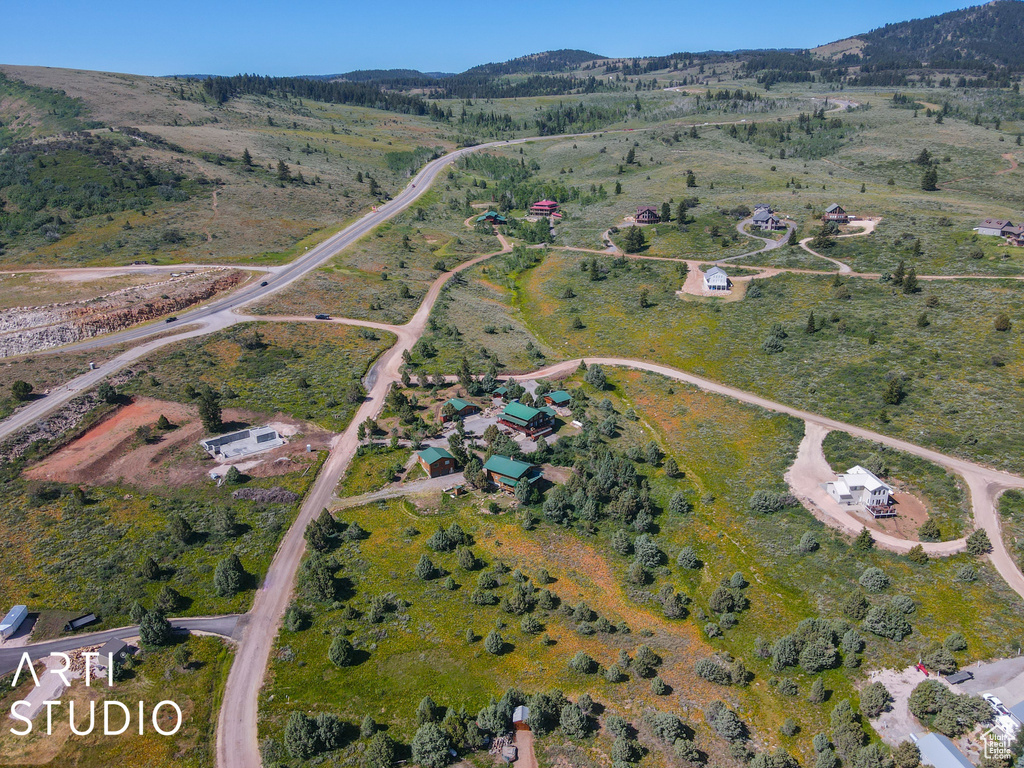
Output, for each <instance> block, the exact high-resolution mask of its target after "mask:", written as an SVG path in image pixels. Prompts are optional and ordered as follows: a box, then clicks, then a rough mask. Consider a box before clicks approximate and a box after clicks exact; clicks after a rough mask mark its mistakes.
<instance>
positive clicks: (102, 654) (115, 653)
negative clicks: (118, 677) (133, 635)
mask: <svg viewBox="0 0 1024 768" xmlns="http://www.w3.org/2000/svg"><path fill="white" fill-rule="evenodd" d="M97 653H98V654H99V658H97V660H96V665H97V666H99V667H103V668H104V669H106V667H107V664H109V663H110V662H111V660H113V661H114V662H115V663H118V662H123V661H124V660H125V659H126V658H128V655H129V654H130V653H131V647H130V646H129V645H128V643H126V642H125V641H124V640H118V639H117V638H114V639H113V640H108V641H107V642H105V643H104V644H103V645H101V646H100V649H99V650H98V651H97Z"/></svg>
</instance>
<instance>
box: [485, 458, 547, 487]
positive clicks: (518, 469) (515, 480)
mask: <svg viewBox="0 0 1024 768" xmlns="http://www.w3.org/2000/svg"><path fill="white" fill-rule="evenodd" d="M539 469H540V467H538V466H537V465H536V464H529V463H527V462H525V461H519V460H517V459H513V458H511V457H509V456H491V458H489V459H488V460H487V461H486V462H485V463H484V473H486V475H487V479H488V480H490V481H491V482H492V483H494V484H495V485H496V486H498V487H499V488H500V489H501V490H503V491H512V492H514V491H515V489H516V487H517V486H518V485H519V484H520V483H533V482H536V480H537V479H538V478H539V477H540V472H539V471H538V470H539Z"/></svg>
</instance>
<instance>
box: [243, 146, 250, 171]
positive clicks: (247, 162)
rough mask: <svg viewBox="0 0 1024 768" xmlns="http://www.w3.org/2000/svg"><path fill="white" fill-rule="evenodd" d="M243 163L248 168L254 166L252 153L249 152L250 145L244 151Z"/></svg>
mask: <svg viewBox="0 0 1024 768" xmlns="http://www.w3.org/2000/svg"><path fill="white" fill-rule="evenodd" d="M242 165H244V166H245V167H246V168H251V167H252V155H250V154H249V148H248V147H246V148H245V149H244V150H243V151H242Z"/></svg>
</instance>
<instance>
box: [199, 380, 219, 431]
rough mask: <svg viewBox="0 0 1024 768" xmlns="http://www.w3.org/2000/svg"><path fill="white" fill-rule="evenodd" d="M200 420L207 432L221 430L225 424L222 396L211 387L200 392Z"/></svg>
mask: <svg viewBox="0 0 1024 768" xmlns="http://www.w3.org/2000/svg"><path fill="white" fill-rule="evenodd" d="M199 420H200V421H201V422H202V423H203V429H205V430H206V431H207V432H219V431H220V430H221V428H222V427H223V426H224V424H223V422H222V421H221V410H220V396H219V395H218V394H217V393H216V392H214V391H213V390H212V389H210V388H209V387H204V388H203V391H202V392H200V393H199Z"/></svg>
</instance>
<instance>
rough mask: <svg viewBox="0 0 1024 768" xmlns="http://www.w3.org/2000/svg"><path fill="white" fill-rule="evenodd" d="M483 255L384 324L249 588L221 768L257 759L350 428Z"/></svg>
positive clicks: (350, 448)
mask: <svg viewBox="0 0 1024 768" xmlns="http://www.w3.org/2000/svg"><path fill="white" fill-rule="evenodd" d="M493 255H494V254H487V255H484V256H478V257H477V258H475V259H471V260H470V261H467V262H465V263H463V264H461V265H460V266H459V267H457V268H456V269H455V270H453V271H451V272H446V273H445V274H443V275H441V276H440V277H438V278H437V279H436V280H435V281H434V283H433V285H431V287H430V290H429V291H428V292H427V295H426V296H425V297H424V299H423V302H422V303H421V304H420V306H419V309H417V310H416V314H414V315H413V317H412V319H411V320H410V321H409V322H408V323H406V324H405V325H401V326H389V327H388V329H389V330H390V331H391V332H392V333H394V334H395V335H396V336H397V337H398V340H397V341H396V343H395V345H394V346H393V347H391V349H389V350H388V351H387V352H385V353H384V354H383V355H382V356H381V357H380V359H379V360H378V361H377V363H376V364H375V365H374V366H373V368H372V369H371V370H370V372H369V373H368V374H367V376H366V383H367V389H368V390H369V394H368V395H367V397H366V400H365V401H364V402H363V404H362V405H361V406H359V409H358V410H357V411H356V413H355V416H353V418H352V422H351V423H350V424H349V427H348V429H346V430H345V431H344V432H343V433H342V434H340V435H338V436H337V437H336V438H335V439H334V441H333V442H332V444H331V453H330V457H329V458H328V459H327V462H326V463H325V464H324V466H323V468H322V469H321V470H320V474H319V475H318V476H317V479H316V482H315V483H314V484H313V487H312V488H311V489H310V491H309V493H308V494H307V495H306V499H305V501H304V502H303V504H302V508H301V509H300V510H299V514H298V517H297V518H296V520H295V522H294V523H293V524H292V526H291V527H290V528H289V529H288V532H287V533H286V534H285V536H284V539H282V541H281V545H280V547H279V548H278V550H277V554H276V555H274V559H273V561H272V562H271V564H270V568H269V569H268V570H267V575H266V578H265V579H264V581H263V586H262V587H261V588H260V590H259V592H257V594H256V599H255V601H254V602H253V606H252V609H251V610H250V611H249V612H248V613H247V614H246V615H245V619H244V622H243V624H244V626H243V629H242V635H241V639H240V641H239V644H238V649H237V651H236V652H235V660H234V663H233V664H232V665H231V672H230V673H229V674H228V681H227V686H226V687H225V690H224V700H223V703H222V704H221V708H220V718H219V720H218V725H217V734H218V736H217V765H218V766H221V768H251V767H252V766H258V765H260V752H259V731H258V707H259V691H260V688H261V687H262V685H263V677H264V674H265V673H266V669H267V663H268V661H269V659H270V651H271V649H272V648H273V645H274V639H275V638H276V637H277V632H278V627H279V626H280V625H281V619H282V617H283V616H284V612H285V609H286V608H287V607H288V603H289V602H290V600H291V596H292V591H293V590H294V588H295V575H296V573H297V572H298V568H299V563H300V562H301V561H302V555H303V553H304V552H305V551H306V542H305V539H304V537H303V536H304V534H305V531H306V526H307V525H309V523H310V521H312V520H313V518H314V517H315V516H317V515H319V514H320V510H322V509H324V508H325V507H328V506H330V504H331V499H332V497H333V495H334V489H335V488H336V487H337V485H338V482H339V480H340V479H341V476H342V475H343V474H344V472H345V469H346V468H347V467H348V465H349V463H350V462H351V460H352V458H353V457H354V456H355V453H356V449H357V448H358V447H359V439H358V437H357V436H356V432H357V430H358V428H359V425H360V424H361V423H362V422H363V421H365V420H366V419H368V418H373V417H375V416H377V415H378V414H379V413H380V411H381V408H382V407H383V405H384V396H385V395H386V394H387V391H388V389H389V388H390V386H391V384H392V382H395V381H400V380H401V372H400V368H401V366H402V363H403V361H402V353H403V352H404V351H405V350H407V349H412V346H413V345H414V344H415V343H416V341H417V339H419V337H420V336H421V335H422V334H423V331H424V329H425V328H426V324H427V318H428V317H429V315H430V310H431V309H432V308H433V306H434V303H435V302H436V301H437V297H438V296H439V295H440V293H441V289H442V288H443V287H444V284H445V283H446V282H448V280H449V279H450V278H451V277H452V275H454V274H455V273H456V272H459V271H462V270H464V269H468V268H469V267H471V266H473V265H475V264H478V263H480V262H481V261H484V260H486V259H489V258H491V256H493Z"/></svg>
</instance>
